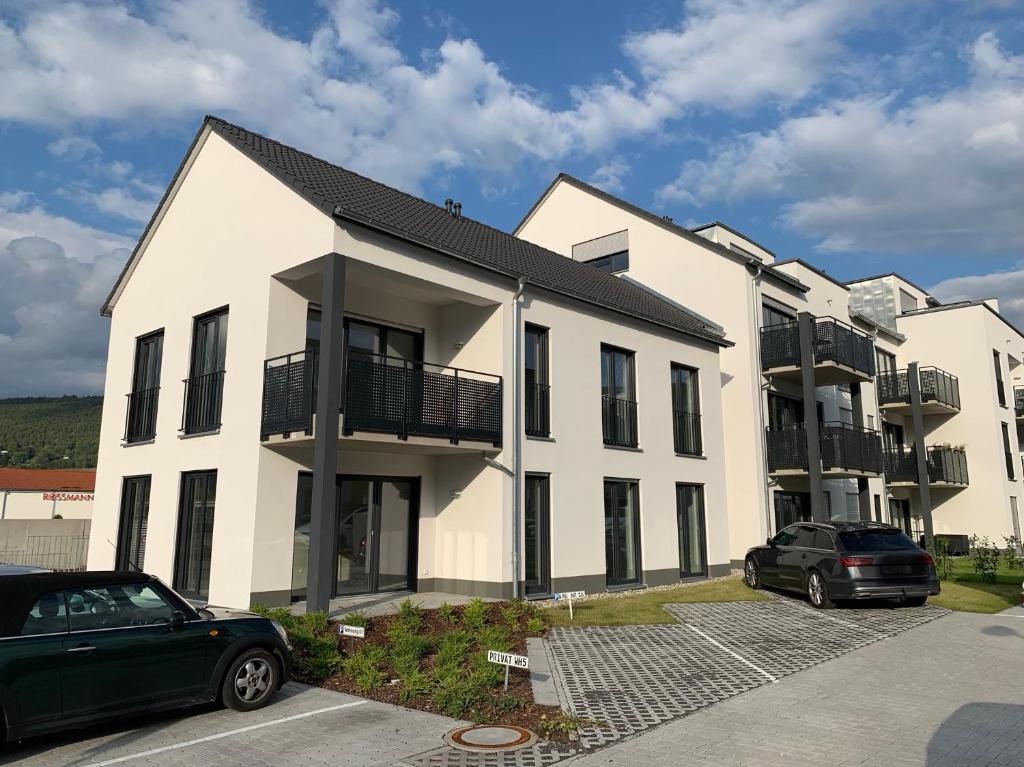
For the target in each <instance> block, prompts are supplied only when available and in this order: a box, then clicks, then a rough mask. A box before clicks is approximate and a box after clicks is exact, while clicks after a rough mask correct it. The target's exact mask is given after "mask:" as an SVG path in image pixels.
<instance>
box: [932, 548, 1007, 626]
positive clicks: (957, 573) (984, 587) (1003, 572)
mask: <svg viewBox="0 0 1024 767" xmlns="http://www.w3.org/2000/svg"><path fill="white" fill-rule="evenodd" d="M952 561H953V573H952V575H951V577H950V578H949V579H947V580H943V581H942V593H941V594H939V595H938V596H937V597H929V599H928V603H929V604H933V605H938V606H939V607H945V608H946V609H948V610H957V611H959V612H965V613H998V612H1001V611H1003V610H1005V609H1007V608H1008V607H1014V606H1016V605H1018V604H1020V592H1021V582H1022V581H1024V570H1010V569H1008V568H1007V567H1006V562H1004V561H1003V560H1002V559H1000V560H999V569H998V570H997V571H996V582H995V583H986V582H984V581H982V580H981V577H980V576H979V575H978V574H977V573H976V572H974V566H973V564H972V562H971V558H970V557H953V560H952Z"/></svg>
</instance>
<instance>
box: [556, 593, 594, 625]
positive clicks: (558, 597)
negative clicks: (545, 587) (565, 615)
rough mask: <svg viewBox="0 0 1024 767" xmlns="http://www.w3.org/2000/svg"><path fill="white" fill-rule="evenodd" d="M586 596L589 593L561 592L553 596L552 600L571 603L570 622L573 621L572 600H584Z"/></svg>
mask: <svg viewBox="0 0 1024 767" xmlns="http://www.w3.org/2000/svg"><path fill="white" fill-rule="evenodd" d="M586 595H587V592H585V591H560V592H558V593H557V594H554V595H552V597H551V598H552V599H554V600H555V601H556V602H561V601H563V600H565V601H568V602H569V620H570V621H571V620H572V600H574V599H583V597H585V596H586Z"/></svg>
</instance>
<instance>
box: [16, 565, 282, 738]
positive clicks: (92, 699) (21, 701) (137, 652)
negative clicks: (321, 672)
mask: <svg viewBox="0 0 1024 767" xmlns="http://www.w3.org/2000/svg"><path fill="white" fill-rule="evenodd" d="M290 673H291V660H290V648H289V646H288V642H287V635H286V634H285V631H284V629H283V628H282V627H281V626H280V625H279V624H277V623H275V622H274V621H271V620H268V619H267V618H263V617H261V616H259V615H254V614H252V613H248V612H244V611H241V610H227V609H222V608H213V607H203V608H195V607H193V606H192V605H190V604H189V603H188V602H187V601H186V600H184V599H183V598H182V597H180V596H179V595H178V594H176V593H174V591H172V590H171V589H169V588H168V587H167V586H165V585H164V584H163V583H162V582H160V580H159V579H157V578H154V577H153V576H150V575H146V574H144V573H132V572H84V573H56V572H54V573H51V572H39V573H28V574H4V575H0V742H3V740H4V739H7V740H15V739H18V738H22V737H25V736H28V735H38V734H42V733H47V732H52V731H55V730H62V729H69V728H74V727H79V726H82V725H86V724H90V723H92V722H94V721H98V720H101V719H108V718H112V717H119V716H124V715H126V714H141V713H148V712H153V711H159V710H162V709H169V708H178V707H181V706H183V705H191V704H195V703H203V702H208V701H215V700H220V701H222V702H223V703H224V705H226V706H228V707H230V708H233V709H235V710H238V711H253V710H255V709H258V708H262V707H263V706H265V705H266V704H267V703H268V702H269V701H270V699H271V697H272V696H273V695H274V693H275V692H276V691H277V690H278V689H280V687H281V685H282V684H283V683H284V682H285V681H286V680H287V679H288V677H289V675H290Z"/></svg>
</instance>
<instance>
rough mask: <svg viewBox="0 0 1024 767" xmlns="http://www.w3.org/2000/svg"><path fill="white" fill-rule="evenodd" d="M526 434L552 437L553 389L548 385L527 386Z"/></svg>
mask: <svg viewBox="0 0 1024 767" xmlns="http://www.w3.org/2000/svg"><path fill="white" fill-rule="evenodd" d="M523 396H524V397H525V399H526V401H525V402H524V403H523V404H524V405H525V410H526V433H527V434H528V435H529V436H531V437H549V436H551V387H550V386H548V385H547V384H541V383H534V384H526V386H525V391H524V393H523Z"/></svg>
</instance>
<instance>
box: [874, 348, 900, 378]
mask: <svg viewBox="0 0 1024 767" xmlns="http://www.w3.org/2000/svg"><path fill="white" fill-rule="evenodd" d="M875 368H876V370H877V372H878V373H879V374H882V373H895V372H896V355H895V354H889V352H885V351H882V350H881V349H879V348H878V347H877V346H876V347H875Z"/></svg>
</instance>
